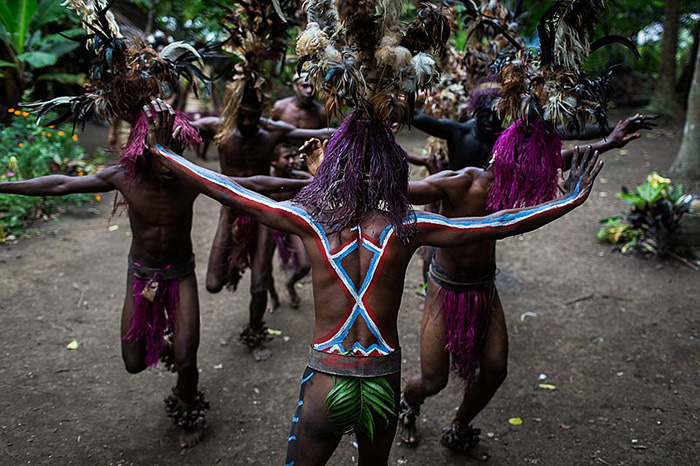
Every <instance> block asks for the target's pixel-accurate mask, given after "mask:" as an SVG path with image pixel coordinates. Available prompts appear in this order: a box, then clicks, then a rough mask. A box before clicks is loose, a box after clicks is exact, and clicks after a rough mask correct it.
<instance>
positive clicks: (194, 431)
mask: <svg viewBox="0 0 700 466" xmlns="http://www.w3.org/2000/svg"><path fill="white" fill-rule="evenodd" d="M202 437H204V427H202V426H201V425H197V426H195V427H193V428H191V429H184V428H183V429H182V430H180V435H179V439H180V448H182V449H186V448H192V447H194V446H195V445H197V444H198V443H199V442H200V441H201V440H202Z"/></svg>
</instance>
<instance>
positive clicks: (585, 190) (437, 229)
mask: <svg viewBox="0 0 700 466" xmlns="http://www.w3.org/2000/svg"><path fill="white" fill-rule="evenodd" d="M602 166H603V163H602V162H600V163H598V153H593V154H592V155H591V151H590V148H589V149H588V150H586V152H585V154H584V156H583V162H582V163H581V164H580V165H579V163H578V151H577V152H576V154H575V155H574V161H573V165H572V169H571V173H570V175H569V178H568V179H567V181H566V183H565V186H564V188H565V190H566V191H565V192H566V195H565V196H564V197H561V198H559V199H556V200H554V201H550V202H547V203H544V204H540V205H538V206H535V207H529V208H524V209H510V210H502V211H500V212H496V213H494V214H492V215H489V216H487V217H475V218H453V219H448V218H445V217H442V216H440V215H434V214H429V213H427V212H420V213H419V212H416V216H417V226H418V233H417V234H416V240H417V243H416V244H415V246H416V247H417V246H420V245H430V246H437V247H455V246H464V245H467V244H471V243H474V242H477V241H483V240H497V239H503V238H506V237H508V236H513V235H518V234H521V233H526V232H528V231H532V230H536V229H537V228H540V227H541V226H544V225H546V224H547V223H549V222H552V221H554V220H556V219H557V218H559V217H561V216H563V215H564V214H566V213H568V212H570V211H572V210H573V209H575V208H576V207H578V206H580V205H581V204H583V203H584V201H585V200H586V199H587V198H588V195H589V194H590V192H591V188H592V186H593V181H594V180H595V178H596V176H598V173H599V172H600V169H601V168H602Z"/></svg>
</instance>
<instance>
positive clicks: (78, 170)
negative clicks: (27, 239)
mask: <svg viewBox="0 0 700 466" xmlns="http://www.w3.org/2000/svg"><path fill="white" fill-rule="evenodd" d="M10 110H11V112H12V113H13V114H14V118H13V119H12V121H11V123H10V124H9V125H8V126H6V127H5V128H3V130H2V131H1V132H0V181H19V180H26V179H29V178H35V177H38V176H44V175H50V174H57V173H60V174H64V175H71V176H83V175H87V174H90V173H93V172H94V171H96V170H97V168H96V164H97V163H99V162H100V161H101V160H102V156H103V154H102V153H99V154H97V155H96V156H95V157H88V155H87V154H86V153H85V151H84V149H83V148H82V146H80V144H79V143H78V136H77V135H74V134H72V128H71V127H48V128H44V127H42V126H38V125H36V124H35V123H34V117H33V115H30V114H29V113H26V112H22V111H21V110H15V109H10ZM95 199H96V198H95V196H93V195H89V194H73V195H69V196H63V197H29V196H14V195H8V194H0V242H3V241H4V240H5V238H6V237H7V236H9V235H15V236H18V235H21V234H24V233H26V232H27V229H28V228H29V227H30V226H31V225H32V224H33V223H34V222H36V221H37V220H39V219H48V218H49V216H51V215H53V214H55V213H56V211H57V208H58V207H59V206H65V205H84V204H86V203H88V202H91V201H94V200H95ZM98 199H99V196H98Z"/></svg>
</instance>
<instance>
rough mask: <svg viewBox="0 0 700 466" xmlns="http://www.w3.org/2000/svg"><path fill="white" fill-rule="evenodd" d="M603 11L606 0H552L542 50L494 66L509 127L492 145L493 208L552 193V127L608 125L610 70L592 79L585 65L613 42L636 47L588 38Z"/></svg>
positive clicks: (555, 151) (556, 152) (557, 161)
mask: <svg viewBox="0 0 700 466" xmlns="http://www.w3.org/2000/svg"><path fill="white" fill-rule="evenodd" d="M604 9H605V2H604V0H557V1H556V2H555V3H554V5H553V6H552V7H550V8H549V9H548V10H547V11H546V12H545V13H544V15H543V16H542V18H541V19H540V22H539V24H538V27H537V33H538V36H539V40H540V47H539V50H537V49H532V48H526V49H525V48H524V49H520V50H518V51H516V52H514V53H511V54H508V55H505V56H503V57H502V58H500V59H499V60H497V62H496V63H495V65H494V69H495V70H496V71H497V72H498V75H499V77H500V79H501V82H502V84H503V88H502V90H501V99H500V101H499V102H498V110H499V112H501V114H502V115H504V116H505V117H506V119H508V120H509V121H512V122H513V124H512V126H510V127H509V128H508V129H507V130H506V131H504V132H503V133H502V134H501V136H500V137H499V139H498V141H496V145H495V146H494V151H493V157H494V158H493V168H494V172H495V180H496V181H495V183H494V185H493V187H492V189H491V192H490V193H489V199H488V201H487V207H488V208H489V209H490V210H500V209H503V208H512V207H520V206H528V205H534V204H538V203H540V202H543V201H546V200H549V199H551V198H552V197H554V196H555V195H556V191H557V186H556V173H557V169H559V168H560V167H561V166H562V159H561V154H560V152H561V139H560V135H559V134H558V131H557V126H561V127H562V128H564V129H567V130H568V129H573V130H578V129H580V128H582V127H583V126H584V125H585V124H586V123H587V122H588V121H591V120H592V121H596V122H598V124H600V125H601V126H602V127H606V126H607V115H606V108H607V103H608V98H609V96H610V93H611V87H610V85H609V84H608V80H609V75H610V73H609V72H608V73H606V74H605V75H603V76H601V77H598V78H589V77H587V76H586V75H585V74H584V72H583V70H582V63H583V61H584V60H585V59H586V58H587V57H588V55H589V54H590V53H591V52H593V51H595V50H596V49H597V48H599V47H601V46H603V45H608V44H610V43H615V42H616V43H621V44H623V45H625V46H628V47H630V48H631V49H632V50H633V51H634V52H635V53H636V49H635V47H634V44H633V43H632V42H630V41H629V40H628V39H625V38H623V37H619V36H606V37H604V38H602V39H599V40H597V41H593V34H594V27H595V24H596V19H597V17H598V15H600V14H601V13H602V12H603V10H604Z"/></svg>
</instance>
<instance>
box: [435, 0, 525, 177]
mask: <svg viewBox="0 0 700 466" xmlns="http://www.w3.org/2000/svg"><path fill="white" fill-rule="evenodd" d="M452 10H453V15H452V16H453V17H454V18H455V21H454V25H453V27H454V29H459V30H464V31H466V34H465V37H466V43H464V44H460V45H459V47H460V48H461V47H463V50H458V45H457V44H456V43H455V41H451V43H450V45H449V46H448V48H447V51H446V53H445V56H444V57H443V59H442V61H441V66H442V68H443V71H444V72H443V73H442V76H441V77H440V81H439V82H438V83H437V84H436V85H435V86H434V87H433V88H432V89H431V90H430V91H429V92H427V93H426V96H425V112H426V113H428V114H430V115H432V116H434V117H435V118H450V119H453V120H457V121H466V120H468V119H469V118H470V117H471V116H472V115H473V114H474V112H475V110H476V109H477V108H480V107H482V106H484V105H491V104H492V103H493V102H495V101H496V99H497V97H498V96H499V95H500V84H499V83H497V80H496V79H495V77H494V74H493V71H492V70H491V65H492V64H493V62H494V61H495V60H496V58H497V57H498V56H499V55H500V54H501V53H502V52H504V51H506V50H508V49H509V48H510V49H512V48H520V45H519V44H518V42H517V41H516V39H514V37H515V36H516V34H517V22H516V16H517V12H511V11H510V10H508V9H507V8H506V7H505V6H504V4H503V2H502V1H501V0H484V1H482V2H481V4H479V5H478V6H477V4H476V2H475V1H474V0H464V1H461V2H455V3H454V5H453V6H452ZM424 152H425V153H427V155H428V157H429V160H430V166H431V168H430V170H431V172H433V171H439V170H442V169H445V168H447V166H448V159H447V154H448V153H449V150H448V147H447V141H446V140H444V139H440V138H435V137H433V136H429V137H428V140H427V143H426V146H425V148H424Z"/></svg>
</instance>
